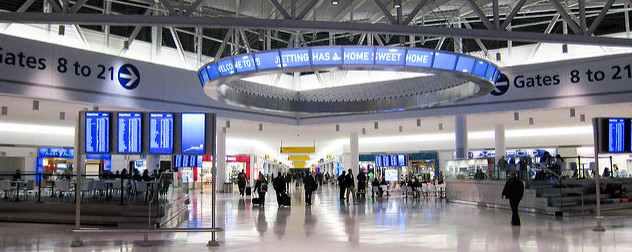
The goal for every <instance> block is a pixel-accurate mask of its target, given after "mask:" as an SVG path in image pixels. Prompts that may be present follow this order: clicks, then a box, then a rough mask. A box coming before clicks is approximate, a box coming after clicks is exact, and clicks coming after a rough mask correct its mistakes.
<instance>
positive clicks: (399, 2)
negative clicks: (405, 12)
mask: <svg viewBox="0 0 632 252" xmlns="http://www.w3.org/2000/svg"><path fill="white" fill-rule="evenodd" d="M393 7H395V8H400V7H402V0H395V5H394V6H393Z"/></svg>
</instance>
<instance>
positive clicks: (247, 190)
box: [246, 186, 252, 195]
mask: <svg viewBox="0 0 632 252" xmlns="http://www.w3.org/2000/svg"><path fill="white" fill-rule="evenodd" d="M246 195H252V187H250V186H246Z"/></svg>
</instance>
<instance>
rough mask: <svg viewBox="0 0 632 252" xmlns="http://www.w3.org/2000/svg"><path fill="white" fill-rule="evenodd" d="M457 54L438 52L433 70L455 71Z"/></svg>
mask: <svg viewBox="0 0 632 252" xmlns="http://www.w3.org/2000/svg"><path fill="white" fill-rule="evenodd" d="M456 58H457V55H456V54H451V53H444V52H436V53H435V56H434V62H433V63H432V68H434V69H441V70H454V65H455V64H456Z"/></svg>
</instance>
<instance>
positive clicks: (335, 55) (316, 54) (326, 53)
mask: <svg viewBox="0 0 632 252" xmlns="http://www.w3.org/2000/svg"><path fill="white" fill-rule="evenodd" d="M311 51H312V66H340V65H342V47H315V48H312V50H311Z"/></svg>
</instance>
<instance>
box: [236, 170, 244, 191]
mask: <svg viewBox="0 0 632 252" xmlns="http://www.w3.org/2000/svg"><path fill="white" fill-rule="evenodd" d="M237 187H239V196H244V193H245V191H246V173H245V172H244V170H243V169H242V170H241V172H240V173H239V174H237Z"/></svg>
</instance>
